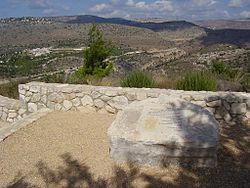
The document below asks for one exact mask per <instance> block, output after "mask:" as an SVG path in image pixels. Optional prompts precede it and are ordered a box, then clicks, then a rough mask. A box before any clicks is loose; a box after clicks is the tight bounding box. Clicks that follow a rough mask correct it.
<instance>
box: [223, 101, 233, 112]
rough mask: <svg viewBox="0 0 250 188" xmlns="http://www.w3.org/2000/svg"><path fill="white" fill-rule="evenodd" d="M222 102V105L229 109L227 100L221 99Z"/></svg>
mask: <svg viewBox="0 0 250 188" xmlns="http://www.w3.org/2000/svg"><path fill="white" fill-rule="evenodd" d="M222 104H223V106H224V107H225V108H226V109H227V111H229V110H230V109H231V107H230V105H229V104H228V102H227V101H225V100H224V101H223V102H222Z"/></svg>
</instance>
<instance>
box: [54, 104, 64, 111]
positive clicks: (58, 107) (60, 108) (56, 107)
mask: <svg viewBox="0 0 250 188" xmlns="http://www.w3.org/2000/svg"><path fill="white" fill-rule="evenodd" d="M62 108H63V107H62V105H61V104H55V110H56V111H60V110H62Z"/></svg>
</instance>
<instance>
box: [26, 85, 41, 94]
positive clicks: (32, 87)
mask: <svg viewBox="0 0 250 188" xmlns="http://www.w3.org/2000/svg"><path fill="white" fill-rule="evenodd" d="M29 91H30V92H32V93H39V92H40V86H30V90H29Z"/></svg>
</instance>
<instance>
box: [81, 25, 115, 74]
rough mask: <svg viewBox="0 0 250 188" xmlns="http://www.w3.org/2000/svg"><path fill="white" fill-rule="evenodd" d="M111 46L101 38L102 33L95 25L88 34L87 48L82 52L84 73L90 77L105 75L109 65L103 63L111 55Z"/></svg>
mask: <svg viewBox="0 0 250 188" xmlns="http://www.w3.org/2000/svg"><path fill="white" fill-rule="evenodd" d="M112 48H113V45H111V43H109V42H107V41H105V40H104V38H103V33H102V32H101V31H100V30H99V29H98V28H97V26H96V25H95V24H93V25H92V26H91V29H90V31H89V33H88V48H87V49H85V50H84V66H83V69H84V72H85V73H86V74H90V75H96V74H101V76H103V75H102V74H106V73H107V69H110V63H109V62H106V61H104V60H105V59H107V58H108V57H109V56H110V55H111V53H112Z"/></svg>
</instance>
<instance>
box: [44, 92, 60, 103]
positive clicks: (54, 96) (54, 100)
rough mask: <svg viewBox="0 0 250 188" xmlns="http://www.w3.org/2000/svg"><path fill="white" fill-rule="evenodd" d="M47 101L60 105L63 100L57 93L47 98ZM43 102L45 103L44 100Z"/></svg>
mask: <svg viewBox="0 0 250 188" xmlns="http://www.w3.org/2000/svg"><path fill="white" fill-rule="evenodd" d="M48 100H49V101H51V102H55V103H62V102H63V100H64V99H63V97H62V96H61V95H59V94H58V93H52V94H50V95H49V96H48ZM44 101H46V99H43V102H44Z"/></svg>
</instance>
